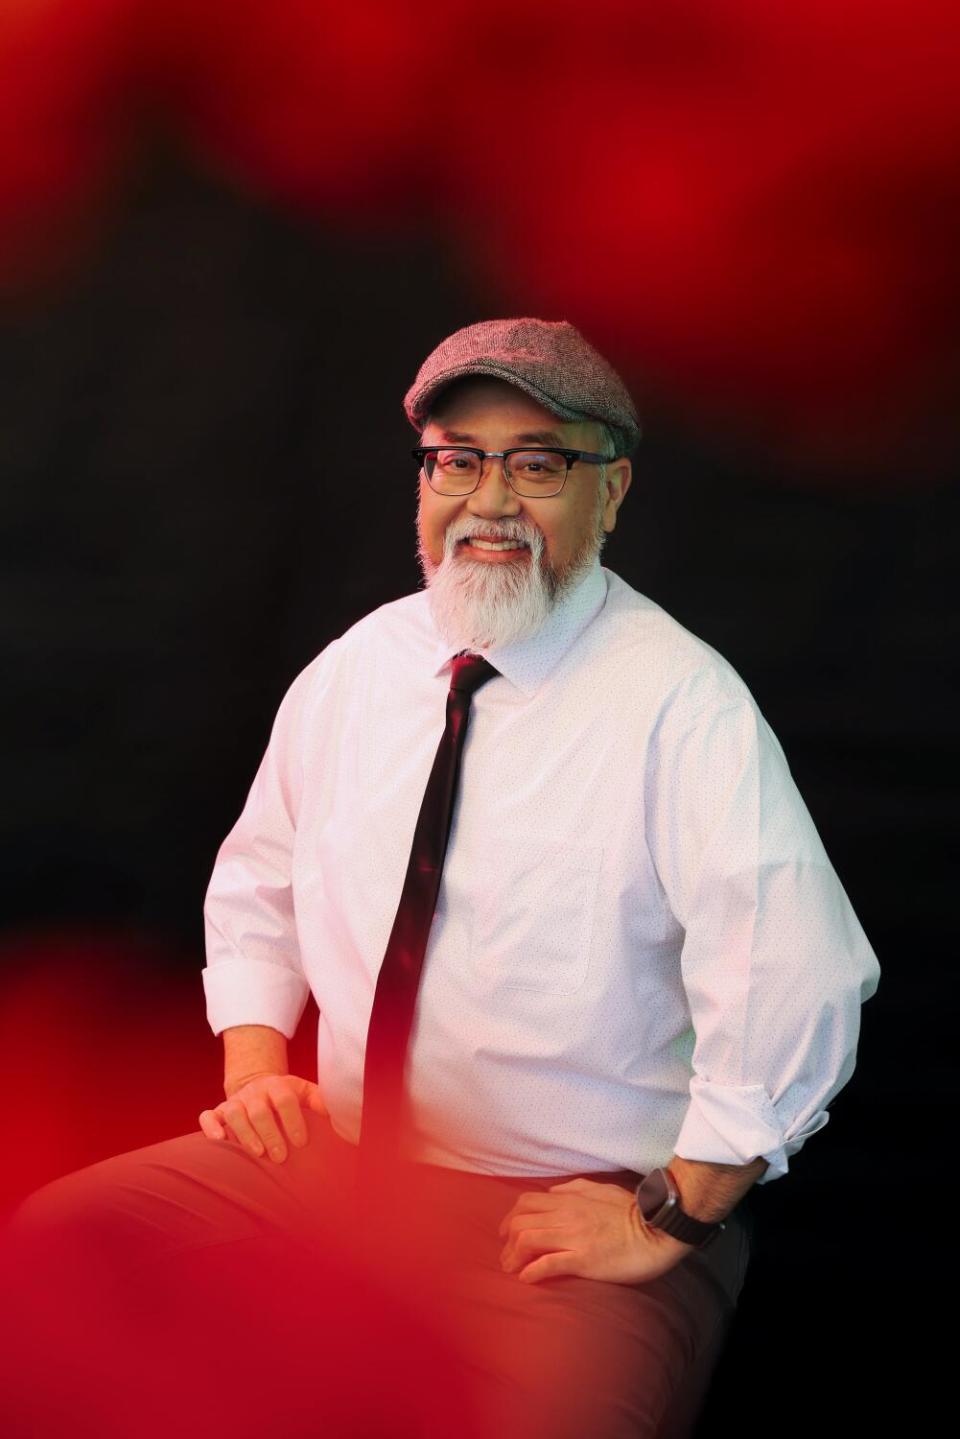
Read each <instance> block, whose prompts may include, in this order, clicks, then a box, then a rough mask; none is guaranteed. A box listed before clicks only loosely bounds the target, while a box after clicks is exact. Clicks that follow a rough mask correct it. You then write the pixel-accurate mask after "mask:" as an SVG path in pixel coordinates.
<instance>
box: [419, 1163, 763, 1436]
mask: <svg viewBox="0 0 960 1439" xmlns="http://www.w3.org/2000/svg"><path fill="white" fill-rule="evenodd" d="M545 1182H546V1183H549V1182H550V1181H545ZM523 1187H533V1186H532V1185H530V1184H529V1182H524V1185H523ZM516 1194H517V1186H516V1184H515V1183H514V1182H508V1183H504V1182H503V1181H501V1180H497V1179H488V1178H484V1177H477V1176H463V1175H460V1176H456V1175H449V1174H448V1175H444V1176H443V1177H441V1178H438V1180H437V1182H436V1183H435V1184H433V1185H430V1184H427V1185H425V1186H423V1187H422V1188H421V1195H422V1206H423V1211H424V1213H427V1212H429V1210H430V1208H431V1207H433V1208H434V1209H435V1211H436V1214H437V1217H438V1222H437V1225H436V1232H437V1233H438V1234H439V1233H441V1232H442V1233H443V1234H444V1236H445V1237H444V1242H443V1246H442V1247H443V1251H444V1253H445V1255H446V1259H445V1260H444V1266H443V1267H444V1276H443V1281H442V1283H440V1285H439V1288H438V1291H437V1292H438V1298H439V1302H440V1303H441V1304H442V1305H443V1306H446V1309H447V1317H448V1323H449V1324H450V1326H451V1330H452V1332H456V1334H457V1336H458V1339H459V1341H460V1343H461V1346H462V1349H463V1352H464V1354H465V1356H466V1358H467V1361H468V1366H469V1368H470V1369H471V1371H472V1372H473V1373H474V1375H475V1378H476V1383H477V1393H478V1396H479V1397H480V1399H481V1401H482V1403H483V1404H484V1405H485V1406H486V1407H485V1413H486V1424H487V1427H488V1428H489V1429H490V1432H496V1433H498V1434H500V1435H501V1436H503V1439H520V1436H522V1439H579V1436H582V1435H583V1434H585V1433H589V1434H591V1435H593V1436H595V1439H654V1436H656V1439H681V1436H685V1435H687V1434H689V1433H690V1432H691V1430H692V1426H693V1423H694V1421H695V1419H696V1415H697V1413H698V1411H699V1408H700V1406H701V1403H702V1400H703V1397H704V1394H705V1391H706V1387H707V1385H708V1383H709V1379H710V1375H711V1373H712V1370H713V1367H714V1364H715V1362H716V1359H717V1357H718V1355H719V1352H720V1349H721V1347H722V1343H723V1340H724V1337H725V1335H726V1331H727V1328H728V1326H729V1323H730V1320H731V1318H732V1316H733V1313H734V1311H735V1306H736V1301H737V1298H738V1296H739V1293H740V1289H741V1287H742V1284H743V1280H744V1276H745V1272H746V1266H747V1262H748V1256H749V1243H748V1235H747V1232H746V1229H745V1226H744V1224H743V1222H742V1220H741V1219H740V1217H739V1216H733V1217H732V1218H731V1220H730V1221H729V1222H728V1225H727V1228H726V1230H725V1231H724V1232H723V1233H722V1234H721V1235H720V1236H719V1238H718V1239H717V1240H716V1241H715V1242H714V1243H713V1244H712V1245H711V1246H709V1248H708V1249H706V1250H704V1251H702V1252H694V1253H692V1254H691V1255H689V1256H688V1257H687V1258H686V1259H684V1260H683V1261H682V1263H681V1264H679V1265H677V1266H676V1267H675V1268H674V1269H673V1270H671V1271H669V1273H668V1274H666V1275H663V1276H661V1277H660V1278H659V1279H657V1280H655V1281H653V1282H652V1283H648V1284H642V1285H622V1284H612V1283H604V1282H601V1281H597V1280H590V1279H579V1278H575V1277H572V1276H565V1277H563V1278H557V1279H552V1280H545V1281H542V1282H541V1283H539V1284H523V1283H521V1282H520V1281H519V1280H518V1279H517V1277H516V1275H515V1274H504V1273H503V1271H502V1270H501V1269H500V1263H499V1255H500V1250H501V1249H502V1245H503V1240H502V1238H501V1237H500V1236H499V1234H498V1232H497V1230H498V1226H499V1223H500V1220H501V1219H502V1218H503V1215H504V1214H505V1213H506V1212H507V1211H508V1210H509V1209H510V1207H511V1205H512V1203H513V1201H514V1199H515V1198H516ZM428 1227H429V1225H427V1224H424V1225H423V1230H424V1233H425V1232H426V1230H427V1228H428ZM458 1254H459V1262H458V1261H457V1255H458Z"/></svg>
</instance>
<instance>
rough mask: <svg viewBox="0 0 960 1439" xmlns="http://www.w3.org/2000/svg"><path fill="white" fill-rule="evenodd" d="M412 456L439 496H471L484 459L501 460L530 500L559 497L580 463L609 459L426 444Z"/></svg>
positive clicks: (506, 474) (511, 481) (514, 486)
mask: <svg viewBox="0 0 960 1439" xmlns="http://www.w3.org/2000/svg"><path fill="white" fill-rule="evenodd" d="M410 453H411V454H412V455H413V458H414V459H415V460H416V462H417V467H418V469H422V470H423V472H424V474H425V475H426V477H427V484H428V485H429V486H430V488H431V489H432V490H435V491H436V493H437V494H438V495H469V494H472V493H473V491H474V490H475V489H476V488H477V486H478V485H479V483H480V479H481V476H482V475H483V462H484V460H486V459H498V460H502V461H503V474H504V478H505V479H506V481H507V484H508V485H509V486H510V488H511V489H512V490H513V491H514V492H515V493H516V494H518V495H521V496H522V497H523V498H524V499H531V500H532V499H543V500H545V499H549V498H550V496H551V495H559V493H560V491H561V490H562V489H563V487H564V484H565V483H566V479H567V476H568V475H569V473H570V470H571V469H572V467H573V466H574V465H575V464H576V463H577V461H578V460H583V461H584V463H585V464H588V465H602V464H603V463H604V461H606V460H609V458H610V456H609V455H595V454H592V453H591V452H590V451H588V450H553V449H547V450H521V449H516V450H473V449H466V450H465V449H429V448H427V447H425V446H423V445H419V446H418V447H417V448H416V449H415V450H411V452H410Z"/></svg>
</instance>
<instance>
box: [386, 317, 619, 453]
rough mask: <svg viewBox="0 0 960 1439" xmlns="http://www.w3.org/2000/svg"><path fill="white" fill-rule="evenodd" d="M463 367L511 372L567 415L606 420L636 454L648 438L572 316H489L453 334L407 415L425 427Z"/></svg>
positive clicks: (514, 381) (510, 379) (506, 375)
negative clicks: (436, 403)
mask: <svg viewBox="0 0 960 1439" xmlns="http://www.w3.org/2000/svg"><path fill="white" fill-rule="evenodd" d="M463 375H492V376H494V377H495V378H496V379H498V380H506V381H507V383H508V384H511V385H517V386H518V387H519V388H520V389H521V390H525V391H526V393H527V394H528V395H530V396H531V397H532V398H533V399H534V400H536V401H537V402H538V404H541V405H543V407H544V409H547V410H550V411H551V412H552V413H553V414H555V415H558V416H559V417H560V419H562V420H571V421H576V420H603V421H604V422H605V423H606V424H607V425H609V426H610V429H611V431H612V433H613V437H614V440H615V442H616V446H617V454H618V455H625V454H629V453H630V451H631V450H634V449H635V448H636V446H637V443H638V441H639V439H640V421H639V419H638V417H637V411H636V407H635V405H634V403H633V400H632V399H631V398H630V394H629V391H628V390H627V387H626V385H624V383H623V381H622V380H621V378H620V376H619V375H618V374H617V372H616V370H614V368H613V366H612V365H610V364H609V363H608V362H607V361H606V360H605V359H604V358H603V356H602V355H601V354H598V352H597V351H596V350H595V349H594V348H593V346H592V345H590V344H588V343H587V341H586V340H585V339H584V338H583V336H582V335H581V333H580V331H579V330H578V329H576V328H575V327H574V326H573V325H571V324H569V323H568V322H567V321H566V320H534V319H515V320H481V321H480V322H479V324H476V325H467V326H466V327H465V328H464V329H462V330H456V331H455V332H454V333H453V334H452V335H448V337H447V338H446V339H445V340H442V341H441V342H440V344H439V345H438V346H437V348H436V349H435V350H434V351H433V352H432V354H430V355H428V356H427V358H426V359H425V360H424V362H423V364H422V365H421V366H420V369H419V371H418V373H417V378H416V379H415V380H414V382H413V384H412V385H411V386H410V388H409V390H408V391H407V393H406V395H405V396H404V401H403V408H404V410H405V411H406V414H407V419H408V420H409V421H410V423H411V424H412V425H413V427H414V429H416V430H417V432H418V433H419V432H420V431H422V429H423V427H424V425H425V424H426V422H427V419H428V417H429V414H430V409H431V406H432V404H433V402H434V401H435V400H436V398H437V396H438V395H439V393H440V391H441V390H442V389H443V388H444V387H445V386H446V385H449V384H450V383H451V381H453V380H459V379H460V378H461V376H463Z"/></svg>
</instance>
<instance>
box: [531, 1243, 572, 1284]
mask: <svg viewBox="0 0 960 1439" xmlns="http://www.w3.org/2000/svg"><path fill="white" fill-rule="evenodd" d="M579 1273H580V1266H579V1264H578V1262H577V1256H576V1254H575V1253H574V1252H573V1250H570V1249H564V1250H561V1251H560V1252H559V1253H557V1254H542V1255H541V1256H540V1258H539V1259H534V1260H533V1262H532V1263H531V1264H528V1265H527V1266H526V1268H524V1269H521V1271H520V1273H519V1274H518V1275H517V1278H518V1279H519V1280H520V1282H521V1283H522V1284H539V1283H540V1281H541V1279H559V1278H560V1276H561V1275H563V1274H574V1275H579Z"/></svg>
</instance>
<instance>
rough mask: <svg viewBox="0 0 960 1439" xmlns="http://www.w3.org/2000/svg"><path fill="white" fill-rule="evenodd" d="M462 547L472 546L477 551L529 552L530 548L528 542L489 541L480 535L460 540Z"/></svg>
mask: <svg viewBox="0 0 960 1439" xmlns="http://www.w3.org/2000/svg"><path fill="white" fill-rule="evenodd" d="M460 544H461V545H470V547H471V548H472V549H477V550H527V549H529V548H530V546H529V545H528V544H527V542H526V540H489V539H484V538H483V537H482V536H480V535H471V536H468V538H467V539H463V540H460Z"/></svg>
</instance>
